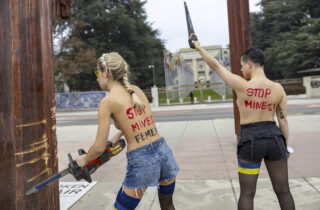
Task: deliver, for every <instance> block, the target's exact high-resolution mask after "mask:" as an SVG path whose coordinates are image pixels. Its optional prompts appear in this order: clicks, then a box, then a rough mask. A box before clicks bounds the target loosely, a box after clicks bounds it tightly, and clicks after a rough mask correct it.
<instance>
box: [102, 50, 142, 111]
mask: <svg viewBox="0 0 320 210" xmlns="http://www.w3.org/2000/svg"><path fill="white" fill-rule="evenodd" d="M98 66H99V68H103V69H107V70H108V71H109V74H111V75H112V78H113V79H114V80H117V81H119V82H121V83H122V84H123V86H124V87H125V88H126V89H127V91H128V92H129V93H130V95H131V100H132V104H133V105H134V106H135V107H136V108H137V109H138V110H140V109H141V108H142V107H143V104H142V101H141V100H140V99H139V97H138V95H137V94H136V93H135V92H134V90H133V88H132V87H131V84H130V82H129V78H128V75H129V65H128V64H127V62H126V61H125V60H124V59H123V58H122V57H121V55H119V54H118V53H116V52H111V53H104V54H102V56H101V57H100V58H99V59H98Z"/></svg>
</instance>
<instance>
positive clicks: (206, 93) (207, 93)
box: [159, 89, 233, 104]
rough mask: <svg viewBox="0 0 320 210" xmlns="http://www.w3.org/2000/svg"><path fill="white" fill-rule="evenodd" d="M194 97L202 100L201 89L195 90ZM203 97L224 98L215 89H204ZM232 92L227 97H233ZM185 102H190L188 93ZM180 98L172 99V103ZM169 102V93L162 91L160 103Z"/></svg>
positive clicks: (177, 101) (206, 98)
mask: <svg viewBox="0 0 320 210" xmlns="http://www.w3.org/2000/svg"><path fill="white" fill-rule="evenodd" d="M192 93H193V97H196V98H197V101H200V98H201V90H198V89H197V90H193V91H192ZM202 94H203V99H204V100H208V96H211V100H222V96H220V95H219V94H218V93H216V92H215V91H213V90H212V89H203V92H202ZM232 98H233V96H232V94H226V99H232ZM183 101H184V102H190V96H189V95H187V96H186V97H185V98H184V99H183ZM179 102H180V101H179V98H178V97H177V98H175V99H174V100H170V103H179ZM166 103H167V95H166V93H160V94H159V104H166Z"/></svg>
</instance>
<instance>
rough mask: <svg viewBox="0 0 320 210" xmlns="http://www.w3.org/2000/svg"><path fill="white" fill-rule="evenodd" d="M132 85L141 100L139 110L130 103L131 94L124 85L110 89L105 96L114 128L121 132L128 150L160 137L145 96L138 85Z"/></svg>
mask: <svg viewBox="0 0 320 210" xmlns="http://www.w3.org/2000/svg"><path fill="white" fill-rule="evenodd" d="M132 87H133V89H134V91H135V93H136V94H137V96H138V97H139V98H140V100H141V101H142V102H143V108H142V109H141V110H139V111H138V110H137V109H136V108H135V107H134V106H133V105H132V101H131V95H130V94H129V93H128V91H127V90H126V89H125V88H124V87H123V88H117V89H116V90H112V91H110V93H109V94H108V95H107V96H106V97H108V98H109V99H110V100H109V101H110V102H111V107H112V112H111V117H112V119H113V120H114V122H115V126H116V128H118V129H119V130H121V131H122V132H123V134H124V136H125V138H126V140H127V144H128V148H127V149H128V151H130V150H133V149H135V148H138V147H141V146H143V145H146V144H149V143H151V142H153V141H155V140H157V139H159V138H160V134H159V133H158V131H157V128H156V125H155V121H154V118H153V115H152V111H151V107H150V104H149V101H148V99H147V97H146V96H145V94H144V93H143V91H142V90H141V89H140V88H139V87H137V86H133V85H132Z"/></svg>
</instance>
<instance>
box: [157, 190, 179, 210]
mask: <svg viewBox="0 0 320 210" xmlns="http://www.w3.org/2000/svg"><path fill="white" fill-rule="evenodd" d="M158 197H159V202H160V207H161V210H175V208H174V206H173V201H172V195H166V194H162V193H160V192H158Z"/></svg>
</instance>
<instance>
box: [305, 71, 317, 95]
mask: <svg viewBox="0 0 320 210" xmlns="http://www.w3.org/2000/svg"><path fill="white" fill-rule="evenodd" d="M303 86H304V87H305V88H306V96H307V98H319V97H320V76H309V77H303Z"/></svg>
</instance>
